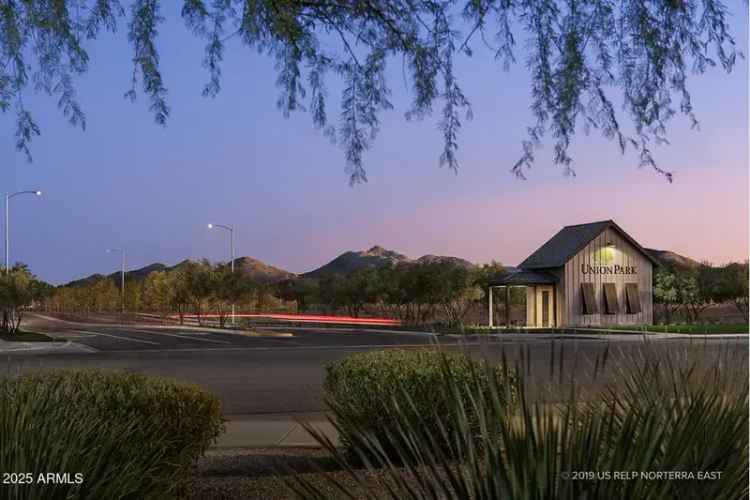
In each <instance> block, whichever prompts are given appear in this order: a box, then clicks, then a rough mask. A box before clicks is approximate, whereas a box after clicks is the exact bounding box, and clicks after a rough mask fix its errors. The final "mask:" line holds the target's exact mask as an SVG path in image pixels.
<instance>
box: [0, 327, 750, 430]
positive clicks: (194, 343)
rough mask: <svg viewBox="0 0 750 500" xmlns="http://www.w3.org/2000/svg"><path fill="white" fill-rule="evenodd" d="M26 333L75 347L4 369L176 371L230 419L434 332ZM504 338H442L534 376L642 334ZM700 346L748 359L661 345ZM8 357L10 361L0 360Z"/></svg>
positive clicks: (15, 358)
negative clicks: (341, 363)
mask: <svg viewBox="0 0 750 500" xmlns="http://www.w3.org/2000/svg"><path fill="white" fill-rule="evenodd" d="M24 328H26V329H28V330H33V331H39V332H47V333H50V334H52V335H54V336H55V337H57V338H59V339H62V340H67V341H70V342H72V343H73V345H75V346H77V347H78V349H76V350H74V351H70V350H68V351H66V352H64V353H62V352H61V353H56V352H54V350H52V351H48V352H44V353H38V352H34V351H30V352H28V353H25V354H24V353H23V352H22V351H21V352H14V353H13V354H6V353H3V356H2V357H3V358H5V359H4V360H3V361H4V362H0V369H1V370H3V371H5V372H6V373H16V372H18V371H27V370H37V369H45V368H110V369H122V370H127V371H130V372H138V373H145V374H151V375H160V376H165V377H171V378H174V379H177V380H180V381H186V382H192V383H196V384H198V385H200V386H202V387H204V388H206V389H208V390H210V391H212V392H213V393H215V394H216V395H218V397H219V398H220V400H221V403H222V409H223V413H224V414H225V416H226V417H227V418H229V419H235V420H236V419H240V420H241V419H243V418H247V417H249V416H253V415H262V414H305V413H314V412H320V411H322V410H323V409H324V404H323V397H322V396H323V393H322V382H323V379H324V376H325V365H326V364H327V363H330V362H332V361H335V360H337V359H341V358H343V357H345V356H347V355H350V354H352V353H354V352H361V351H367V350H372V349H382V348H389V347H406V348H412V347H424V346H429V345H432V344H435V342H436V337H434V336H433V335H431V334H427V333H418V332H413V333H409V332H378V331H371V330H356V329H333V328H331V329H329V328H325V329H320V328H299V329H292V328H281V329H278V328H275V329H268V330H264V331H261V332H259V333H258V334H256V335H242V334H238V333H232V332H229V331H217V330H215V329H206V328H196V327H183V328H179V327H168V328H165V327H160V326H157V325H137V326H132V325H126V326H118V325H115V324H97V323H73V322H63V321H58V320H53V319H51V318H47V317H43V316H32V317H30V318H29V319H28V320H26V323H25V327H24ZM560 337H561V336H552V335H540V334H536V335H534V334H531V335H507V336H504V337H503V336H498V337H490V338H487V337H473V338H469V339H460V338H456V337H441V338H440V345H441V346H442V347H444V348H446V349H449V350H458V349H462V350H466V351H468V352H469V353H470V354H471V355H473V356H481V357H485V358H489V359H499V358H500V357H503V356H505V357H507V358H508V359H511V360H516V361H522V362H523V363H524V364H525V365H526V366H527V367H528V368H529V371H530V372H531V373H532V374H535V375H537V376H540V377H542V378H544V377H548V376H549V375H548V374H549V371H550V368H549V367H550V358H551V356H552V351H553V350H554V352H555V357H556V359H562V360H563V366H564V367H565V369H566V370H572V369H575V370H591V367H592V366H593V361H592V360H593V359H594V358H595V357H596V356H597V355H601V354H602V353H604V351H605V350H609V351H611V352H612V356H611V357H612V358H616V357H617V356H619V355H621V353H623V352H627V351H628V350H630V349H634V348H638V347H640V346H641V345H642V340H641V339H640V337H638V336H632V335H631V336H628V335H612V336H607V337H593V336H586V337H570V336H568V337H564V338H560ZM689 343H696V344H699V345H701V346H702V348H703V349H705V350H706V352H707V353H717V352H730V353H733V355H736V356H737V358H736V359H737V362H738V363H745V365H744V366H746V363H747V351H748V343H747V337H745V338H744V339H742V338H729V339H716V340H702V339H701V340H697V341H695V340H693V341H691V340H685V339H669V340H663V341H659V342H656V344H659V345H660V346H662V347H665V348H669V349H673V348H675V347H676V346H684V345H687V344H689ZM3 364H5V365H6V366H2V365H3Z"/></svg>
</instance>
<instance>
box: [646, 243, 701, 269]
mask: <svg viewBox="0 0 750 500" xmlns="http://www.w3.org/2000/svg"><path fill="white" fill-rule="evenodd" d="M645 250H646V252H648V253H649V255H651V256H652V257H653V258H654V259H656V260H657V261H658V262H659V263H660V264H661V265H662V266H664V267H675V268H678V269H695V268H696V267H698V266H700V265H701V263H700V262H698V261H697V260H694V259H691V258H690V257H685V256H684V255H680V254H678V253H675V252H672V251H669V250H656V249H654V248H646V249H645Z"/></svg>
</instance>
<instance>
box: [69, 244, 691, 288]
mask: <svg viewBox="0 0 750 500" xmlns="http://www.w3.org/2000/svg"><path fill="white" fill-rule="evenodd" d="M645 250H646V251H647V252H648V253H649V254H650V255H651V256H653V257H654V258H655V259H656V260H657V261H658V262H660V263H661V264H662V265H665V266H667V267H677V268H682V269H690V268H695V267H697V266H699V265H700V263H699V262H698V261H696V260H693V259H691V258H689V257H685V256H683V255H680V254H678V253H675V252H671V251H669V250H656V249H652V248H646V249H645ZM186 262H189V261H188V260H183V261H182V262H179V263H178V264H175V265H174V266H167V265H165V264H162V263H160V262H155V263H153V264H149V265H148V266H145V267H141V268H139V269H133V270H132V271H127V272H126V273H125V278H126V279H128V280H130V279H136V280H142V279H145V278H146V276H148V275H149V274H150V273H152V272H154V271H171V270H174V269H178V268H179V267H180V266H182V265H184V264H185V263H186ZM401 262H414V263H424V262H452V263H454V264H458V265H461V266H466V267H471V266H473V265H474V264H472V263H471V262H469V261H468V260H465V259H461V258H459V257H451V256H445V255H423V256H422V257H419V258H418V259H410V258H409V257H407V256H406V255H403V254H401V253H398V252H396V251H393V250H388V249H385V248H383V247H381V246H378V245H376V246H374V247H372V248H369V249H367V250H360V251H348V252H344V253H342V254H341V255H339V256H338V257H336V258H335V259H333V260H332V261H330V262H328V263H327V264H325V265H323V266H321V267H319V268H317V269H314V270H312V271H309V272H306V273H301V274H295V273H292V272H290V271H286V270H284V269H280V268H278V267H274V266H271V265H269V264H266V263H265V262H262V261H260V260H257V259H254V258H252V257H239V258H237V259H235V261H234V263H235V269H236V270H237V272H241V273H242V274H243V275H244V276H247V277H248V278H251V279H252V280H253V281H256V282H260V283H276V282H279V281H283V280H285V279H290V278H294V277H297V276H300V277H303V278H313V279H314V278H319V277H320V276H322V275H325V274H348V273H350V272H352V271H356V270H357V269H362V268H367V267H381V266H384V265H391V264H398V263H401ZM506 268H508V269H512V268H509V267H508V266H506ZM119 275H120V273H119V271H116V272H114V273H111V274H109V275H106V276H105V275H103V274H92V275H90V276H87V277H85V278H82V279H78V280H74V281H71V282H70V283H68V284H67V286H83V285H87V284H89V283H92V282H95V281H97V280H100V279H102V278H110V279H118V278H119Z"/></svg>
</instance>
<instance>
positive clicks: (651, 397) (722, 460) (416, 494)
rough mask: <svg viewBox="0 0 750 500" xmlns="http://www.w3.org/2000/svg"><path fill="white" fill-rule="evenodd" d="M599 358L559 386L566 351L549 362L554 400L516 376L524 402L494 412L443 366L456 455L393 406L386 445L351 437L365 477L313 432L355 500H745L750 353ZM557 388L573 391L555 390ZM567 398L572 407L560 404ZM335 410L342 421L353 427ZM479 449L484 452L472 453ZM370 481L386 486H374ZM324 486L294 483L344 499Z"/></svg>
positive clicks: (304, 491) (653, 350)
mask: <svg viewBox="0 0 750 500" xmlns="http://www.w3.org/2000/svg"><path fill="white" fill-rule="evenodd" d="M527 353H528V351H527ZM527 353H521V356H522V357H525V355H526V354H527ZM553 354H554V351H553ZM608 359H609V361H608ZM591 361H593V362H594V365H593V366H594V367H595V368H594V371H593V375H592V373H591V372H590V371H589V372H581V371H580V370H573V371H572V374H571V376H570V378H568V377H567V376H566V377H560V379H559V380H558V382H555V381H554V373H555V372H556V371H557V370H556V367H557V366H559V367H560V368H561V371H562V362H563V356H562V351H561V352H560V357H559V360H558V359H557V358H556V357H555V356H553V357H552V358H551V359H550V364H551V367H550V380H549V382H550V383H552V384H553V387H552V389H553V392H552V393H551V394H550V395H549V397H551V398H557V399H556V400H545V398H542V399H540V400H536V401H533V402H532V401H530V400H529V398H527V397H523V395H524V394H527V392H526V390H525V387H524V385H525V384H527V383H528V381H527V380H528V379H527V375H526V373H525V372H524V371H523V370H519V372H518V379H517V380H518V384H519V386H518V387H519V394H521V396H520V397H519V398H518V400H517V404H514V405H501V404H498V399H499V398H498V397H497V395H496V394H494V393H495V392H496V391H497V390H498V386H497V385H493V384H490V390H489V391H488V392H482V391H462V390H460V388H461V387H464V386H465V385H464V382H463V381H460V380H459V378H458V377H456V376H454V374H453V373H450V372H448V371H447V367H448V366H449V364H448V363H444V364H442V365H440V369H441V370H443V372H444V378H445V381H446V383H445V384H441V385H438V386H436V387H434V392H437V393H438V394H439V395H434V396H432V397H433V398H436V399H441V398H442V399H443V401H441V402H444V403H446V409H447V411H446V412H445V414H444V417H443V420H444V421H445V422H446V423H445V425H452V426H453V427H454V428H455V433H454V434H453V439H452V440H451V441H449V442H448V444H449V446H448V450H446V449H445V447H444V444H445V443H441V442H439V441H437V440H436V439H435V437H434V432H433V431H432V430H431V429H430V428H429V427H427V426H422V425H420V424H421V422H422V421H423V420H422V415H420V414H419V413H418V412H415V411H413V409H412V408H410V407H403V406H401V407H398V406H396V405H394V404H393V403H394V402H395V401H394V400H393V399H389V398H386V401H387V402H386V403H385V404H386V406H390V407H389V408H387V409H386V410H385V412H386V413H388V414H389V415H390V416H391V417H389V418H391V422H390V424H389V425H390V427H389V429H388V431H387V432H385V433H383V435H382V436H383V438H382V439H381V440H379V441H378V442H376V441H375V440H373V439H370V438H368V436H366V435H361V436H358V437H355V439H353V442H354V443H355V449H354V450H353V451H354V452H355V453H356V455H355V456H367V457H370V460H369V461H368V462H366V464H365V466H366V470H365V471H362V470H361V469H359V468H358V467H359V464H353V463H352V462H351V461H350V460H349V457H348V456H347V455H345V454H344V453H343V452H342V450H340V449H338V448H337V447H335V446H333V444H332V443H331V442H330V441H329V440H327V439H326V438H325V436H324V435H322V434H321V433H320V432H318V431H316V430H315V429H313V428H312V427H310V426H309V425H306V426H305V428H306V429H307V430H308V431H309V432H310V433H311V434H312V435H313V436H314V437H315V439H316V440H317V441H318V442H319V443H320V444H321V445H323V446H324V447H325V448H326V449H327V450H328V451H329V452H330V453H331V455H332V457H333V458H334V459H335V460H336V461H337V463H338V464H340V465H341V466H342V467H344V468H345V469H346V470H347V472H348V473H349V475H348V476H347V478H352V479H353V480H354V481H355V482H356V483H357V487H358V488H359V489H360V490H361V491H364V492H366V494H363V495H361V496H359V497H358V498H373V499H374V498H378V499H381V498H392V499H401V498H474V499H477V500H482V499H487V500H489V499H496V498H555V499H579V498H589V499H602V500H605V499H606V500H610V499H629V498H680V499H696V500H697V499H704V498H711V499H740V498H747V470H748V432H747V428H748V409H747V407H748V379H747V351H746V350H739V349H736V346H734V345H727V346H724V347H723V348H717V346H707V345H703V346H697V345H689V346H674V345H671V344H670V345H662V344H659V345H657V346H654V345H650V344H648V343H646V344H644V345H643V346H642V347H639V348H636V349H629V350H628V351H627V352H625V351H623V353H622V354H621V355H620V356H619V357H618V358H617V359H616V360H615V361H613V360H612V358H610V357H609V351H608V350H606V351H605V352H604V353H603V354H602V355H601V356H597V358H596V359H594V360H591ZM567 363H568V361H566V364H567ZM612 365H614V366H612ZM605 366H606V368H607V370H608V371H610V372H613V375H615V378H614V379H613V380H612V381H611V382H609V384H608V387H606V389H604V390H603V391H598V392H596V393H593V394H590V395H588V396H587V397H586V398H585V399H584V398H583V397H582V396H581V391H580V390H579V389H581V387H580V386H587V385H590V384H591V382H592V377H593V378H596V377H598V376H602V375H603V374H604V371H603V370H604V368H605ZM364 371H365V372H367V371H368V370H367V369H365V370H364ZM353 373H354V372H352V374H353ZM473 373H476V372H473ZM582 373H583V375H582ZM472 376H475V375H472ZM563 378H565V379H566V380H565V381H563V380H562V379H563ZM559 382H564V383H563V386H565V387H568V389H567V390H563V389H561V387H554V384H557V383H559ZM405 383H408V381H406V380H405ZM478 385H479V384H475V385H474V387H476V386H478ZM394 389H395V390H397V389H398V388H397V387H395V388H394ZM561 395H562V396H563V398H566V399H564V400H563V401H559V397H560V396H561ZM388 401H390V403H388ZM552 402H554V404H551V403H552ZM467 408H474V409H475V410H476V415H477V417H478V419H479V432H478V433H477V430H476V428H475V427H474V426H471V425H469V421H468V420H467V419H466V418H465V415H466V411H467ZM333 410H334V413H335V415H336V418H339V419H341V418H343V419H346V418H348V417H347V414H345V413H341V412H339V411H338V410H337V409H336V407H334V408H333ZM343 425H346V422H344V423H343ZM428 425H432V424H429V423H428ZM477 440H479V441H480V442H482V443H485V444H486V445H485V446H476V441H477ZM385 450H395V452H396V453H397V456H398V457H399V459H400V463H401V464H403V465H402V466H399V467H395V466H394V464H393V462H392V460H391V458H390V456H389V454H388V453H386V451H385ZM350 451H351V450H350ZM370 473H375V474H377V477H378V478H379V481H380V482H381V483H382V484H383V485H387V486H384V487H383V488H380V489H377V490H376V489H375V488H368V485H371V484H372V483H368V482H367V480H368V478H369V477H371V474H370ZM719 473H720V476H719V475H718V474H719ZM617 474H619V475H620V476H619V477H618V476H617ZM623 474H626V475H627V477H623ZM324 480H325V481H326V484H325V487H321V486H320V485H319V484H313V482H312V481H311V480H310V478H307V477H300V476H297V477H293V478H291V479H290V481H289V482H288V485H289V486H290V487H291V488H292V489H294V490H295V491H296V492H297V493H298V494H299V495H301V496H302V497H304V498H310V499H321V500H323V499H325V498H327V492H328V491H330V490H332V489H334V488H336V489H338V490H339V491H346V488H347V484H346V483H344V482H342V481H340V479H338V478H337V477H336V476H334V475H326V476H324Z"/></svg>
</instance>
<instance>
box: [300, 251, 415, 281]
mask: <svg viewBox="0 0 750 500" xmlns="http://www.w3.org/2000/svg"><path fill="white" fill-rule="evenodd" d="M409 261H410V259H409V258H408V257H407V256H405V255H402V254H400V253H398V252H394V251H393V250H386V249H385V248H383V247H381V246H377V245H376V246H374V247H372V248H370V249H369V250H362V251H360V252H355V251H349V252H344V253H342V254H341V255H339V256H338V257H336V258H335V259H333V260H332V261H331V262H329V263H328V264H326V265H324V266H321V267H319V268H317V269H314V270H312V271H310V272H307V273H303V274H301V275H300V276H302V277H304V278H319V277H320V276H322V275H324V274H349V273H351V272H353V271H356V270H357V269H363V268H366V267H382V266H385V265H390V264H398V263H399V262H409Z"/></svg>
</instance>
